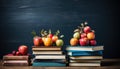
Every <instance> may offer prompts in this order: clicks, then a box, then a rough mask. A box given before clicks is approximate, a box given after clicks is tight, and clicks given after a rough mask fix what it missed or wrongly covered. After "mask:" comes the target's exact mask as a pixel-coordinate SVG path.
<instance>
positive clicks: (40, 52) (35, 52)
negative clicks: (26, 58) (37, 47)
mask: <svg viewBox="0 0 120 69" xmlns="http://www.w3.org/2000/svg"><path fill="white" fill-rule="evenodd" d="M33 54H63V52H62V51H33Z"/></svg>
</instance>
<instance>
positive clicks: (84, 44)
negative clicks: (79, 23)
mask: <svg viewBox="0 0 120 69" xmlns="http://www.w3.org/2000/svg"><path fill="white" fill-rule="evenodd" d="M79 43H80V45H81V46H86V45H88V44H89V40H88V39H87V38H86V37H85V38H81V39H79Z"/></svg>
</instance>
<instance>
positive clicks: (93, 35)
mask: <svg viewBox="0 0 120 69" xmlns="http://www.w3.org/2000/svg"><path fill="white" fill-rule="evenodd" d="M87 38H88V39H89V40H91V39H95V33H94V32H89V33H87Z"/></svg>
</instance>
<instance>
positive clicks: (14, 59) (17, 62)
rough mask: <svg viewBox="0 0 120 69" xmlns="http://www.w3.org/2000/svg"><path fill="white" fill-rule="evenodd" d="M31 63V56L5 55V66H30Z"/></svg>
mask: <svg viewBox="0 0 120 69" xmlns="http://www.w3.org/2000/svg"><path fill="white" fill-rule="evenodd" d="M30 64H31V61H30V56H8V55H5V56H3V65H4V66H29V65H30Z"/></svg>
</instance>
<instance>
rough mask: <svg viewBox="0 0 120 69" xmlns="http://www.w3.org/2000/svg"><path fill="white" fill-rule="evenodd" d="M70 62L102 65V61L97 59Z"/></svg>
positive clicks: (72, 60)
mask: <svg viewBox="0 0 120 69" xmlns="http://www.w3.org/2000/svg"><path fill="white" fill-rule="evenodd" d="M69 62H75V63H101V59H98V60H95V59H92V60H91V59H71V60H70V61H69Z"/></svg>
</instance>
